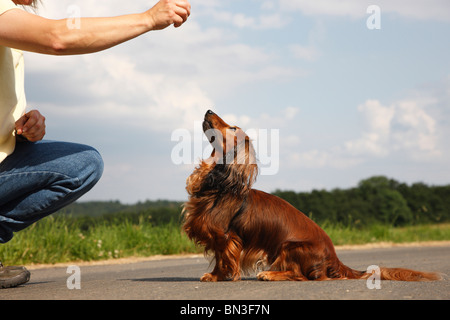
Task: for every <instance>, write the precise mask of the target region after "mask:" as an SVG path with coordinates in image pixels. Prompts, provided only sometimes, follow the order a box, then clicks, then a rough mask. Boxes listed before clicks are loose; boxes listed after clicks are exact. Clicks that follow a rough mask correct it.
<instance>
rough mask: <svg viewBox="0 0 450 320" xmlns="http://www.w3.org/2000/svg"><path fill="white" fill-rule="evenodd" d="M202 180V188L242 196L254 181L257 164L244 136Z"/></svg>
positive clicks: (249, 144) (253, 151)
mask: <svg viewBox="0 0 450 320" xmlns="http://www.w3.org/2000/svg"><path fill="white" fill-rule="evenodd" d="M220 162H223V163H218V164H216V165H215V166H214V168H213V169H212V170H211V171H210V172H209V173H208V175H207V176H206V177H205V180H204V181H203V186H202V190H204V191H207V190H209V191H211V192H214V193H229V194H234V195H242V196H244V195H245V194H246V193H247V192H249V191H250V189H251V187H252V185H253V183H254V182H255V181H256V176H257V174H258V166H257V164H256V156H255V150H254V149H253V146H252V143H251V142H250V140H249V139H248V137H246V138H245V139H243V140H242V142H240V143H239V144H238V145H237V146H236V148H233V150H231V151H229V152H228V153H227V154H225V155H224V157H223V161H220Z"/></svg>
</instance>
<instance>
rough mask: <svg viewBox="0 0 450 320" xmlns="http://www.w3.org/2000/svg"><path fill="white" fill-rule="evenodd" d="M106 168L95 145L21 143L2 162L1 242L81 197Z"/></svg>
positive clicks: (0, 168)
mask: <svg viewBox="0 0 450 320" xmlns="http://www.w3.org/2000/svg"><path fill="white" fill-rule="evenodd" d="M102 172H103V161H102V159H101V156H100V155H99V153H98V152H97V151H96V150H95V149H93V148H92V147H89V146H85V145H80V144H75V143H67V142H57V141H40V142H36V143H29V142H24V143H18V144H17V146H16V150H15V151H14V153H13V154H12V155H10V156H9V157H7V158H6V159H5V160H4V161H3V162H2V163H1V164H0V242H5V240H6V241H8V240H9V239H8V238H10V237H12V232H15V231H18V230H21V229H23V228H26V227H27V226H29V225H30V224H31V223H33V222H35V221H37V220H39V219H41V218H43V217H45V216H47V215H49V214H51V213H53V212H55V211H57V210H59V209H61V208H62V207H64V206H66V205H68V204H70V203H71V202H73V201H75V200H76V199H78V198H79V197H81V196H82V195H83V194H85V193H86V192H87V191H89V190H90V189H91V188H92V187H93V186H94V185H95V184H96V183H97V181H98V180H99V179H100V177H101V174H102ZM2 230H3V231H2ZM2 233H3V235H2Z"/></svg>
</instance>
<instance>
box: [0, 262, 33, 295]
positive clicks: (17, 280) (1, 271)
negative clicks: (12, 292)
mask: <svg viewBox="0 0 450 320" xmlns="http://www.w3.org/2000/svg"><path fill="white" fill-rule="evenodd" d="M29 280H30V271H28V270H27V269H26V268H25V267H20V266H9V267H5V266H3V264H2V263H1V262H0V289H4V288H12V287H17V286H19V285H21V284H24V283H26V282H28V281H29Z"/></svg>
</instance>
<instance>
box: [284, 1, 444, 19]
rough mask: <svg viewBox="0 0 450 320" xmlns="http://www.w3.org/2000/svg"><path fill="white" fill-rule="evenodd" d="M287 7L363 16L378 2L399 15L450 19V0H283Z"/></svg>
mask: <svg viewBox="0 0 450 320" xmlns="http://www.w3.org/2000/svg"><path fill="white" fill-rule="evenodd" d="M279 1H280V6H281V8H283V9H284V10H298V11H301V12H302V13H303V14H305V15H311V16H322V15H325V16H338V17H350V18H353V19H359V18H364V17H367V16H368V15H367V13H366V9H367V7H368V6H369V5H373V4H376V5H378V6H379V7H380V8H381V14H382V15H383V14H384V13H394V14H396V15H399V16H402V17H406V18H410V19H417V20H438V21H450V15H449V14H448V12H450V2H449V1H447V0H429V1H421V0H415V1H411V0H396V1H392V0H378V1H376V2H374V1H371V0H340V1H336V0H315V1H310V0H279Z"/></svg>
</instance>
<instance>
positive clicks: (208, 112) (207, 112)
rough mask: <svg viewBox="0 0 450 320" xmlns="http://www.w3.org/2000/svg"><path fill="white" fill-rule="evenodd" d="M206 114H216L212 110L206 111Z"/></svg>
mask: <svg viewBox="0 0 450 320" xmlns="http://www.w3.org/2000/svg"><path fill="white" fill-rule="evenodd" d="M206 114H211V115H212V114H214V112H212V111H211V110H208V111H206Z"/></svg>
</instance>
